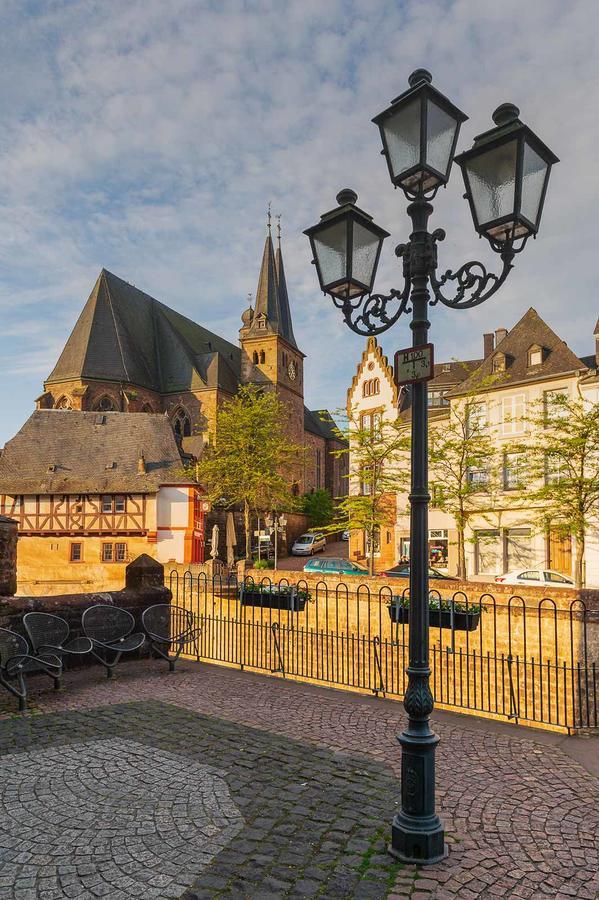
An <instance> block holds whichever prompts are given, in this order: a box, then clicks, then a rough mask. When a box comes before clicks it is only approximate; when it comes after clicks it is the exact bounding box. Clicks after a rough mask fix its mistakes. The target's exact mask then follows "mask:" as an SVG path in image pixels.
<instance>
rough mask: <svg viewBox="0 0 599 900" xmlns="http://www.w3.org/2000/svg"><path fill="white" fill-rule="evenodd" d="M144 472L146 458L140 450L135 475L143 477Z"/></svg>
mask: <svg viewBox="0 0 599 900" xmlns="http://www.w3.org/2000/svg"><path fill="white" fill-rule="evenodd" d="M146 471H147V470H146V458H145V456H144V454H143V450H142V452H141V453H140V454H139V459H138V460H137V474H138V475H145V474H146Z"/></svg>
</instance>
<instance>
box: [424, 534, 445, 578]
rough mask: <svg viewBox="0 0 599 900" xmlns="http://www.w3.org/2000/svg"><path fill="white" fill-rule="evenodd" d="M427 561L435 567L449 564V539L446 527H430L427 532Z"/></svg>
mask: <svg viewBox="0 0 599 900" xmlns="http://www.w3.org/2000/svg"><path fill="white" fill-rule="evenodd" d="M428 561H429V565H431V566H433V568H435V569H444V568H447V566H448V564H449V539H448V535H447V529H446V528H431V530H430V531H429V533H428Z"/></svg>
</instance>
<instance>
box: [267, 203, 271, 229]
mask: <svg viewBox="0 0 599 900" xmlns="http://www.w3.org/2000/svg"><path fill="white" fill-rule="evenodd" d="M271 205H272V200H269V201H268V230H269V231H270V220H271V215H270V207H271Z"/></svg>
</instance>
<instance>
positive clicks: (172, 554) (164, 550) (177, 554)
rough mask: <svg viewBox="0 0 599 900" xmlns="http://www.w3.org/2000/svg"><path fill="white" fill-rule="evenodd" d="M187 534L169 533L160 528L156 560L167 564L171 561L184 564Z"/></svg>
mask: <svg viewBox="0 0 599 900" xmlns="http://www.w3.org/2000/svg"><path fill="white" fill-rule="evenodd" d="M184 553H185V532H184V531H169V530H168V529H167V528H159V529H158V533H157V544H156V558H157V559H158V560H160V562H162V563H165V562H168V561H169V560H171V559H174V560H175V562H178V563H182V562H184V561H185V557H184Z"/></svg>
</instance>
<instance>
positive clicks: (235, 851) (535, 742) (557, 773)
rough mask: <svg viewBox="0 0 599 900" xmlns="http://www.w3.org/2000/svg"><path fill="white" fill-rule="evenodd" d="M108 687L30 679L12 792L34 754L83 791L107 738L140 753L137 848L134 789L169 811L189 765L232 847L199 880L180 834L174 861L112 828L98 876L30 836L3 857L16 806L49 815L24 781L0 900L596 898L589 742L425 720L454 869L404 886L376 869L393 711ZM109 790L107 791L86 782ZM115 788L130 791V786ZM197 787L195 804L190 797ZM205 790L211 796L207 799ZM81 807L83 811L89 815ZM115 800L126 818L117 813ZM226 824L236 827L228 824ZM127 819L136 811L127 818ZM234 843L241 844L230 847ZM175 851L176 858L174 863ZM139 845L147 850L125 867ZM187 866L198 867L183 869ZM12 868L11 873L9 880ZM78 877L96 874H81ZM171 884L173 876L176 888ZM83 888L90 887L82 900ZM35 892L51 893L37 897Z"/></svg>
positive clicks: (57, 786) (190, 690) (94, 678)
mask: <svg viewBox="0 0 599 900" xmlns="http://www.w3.org/2000/svg"><path fill="white" fill-rule="evenodd" d="M118 672H119V675H118V678H117V679H115V681H114V683H107V682H106V680H105V678H104V677H103V675H102V673H101V671H100V670H99V669H95V668H94V669H90V670H87V671H81V672H70V673H67V674H66V675H65V679H64V680H65V690H64V692H61V693H60V694H57V695H56V694H54V693H53V692H52V690H51V688H48V687H47V686H46V684H45V682H43V681H41V680H35V679H32V682H31V685H32V688H31V696H32V699H33V701H34V702H35V705H36V710H37V713H38V714H30V715H28V716H27V717H25V718H19V717H17V716H11V717H7V718H5V719H4V721H0V750H1V752H2V753H3V754H9V756H4V765H5V766H6V765H8V766H9V768H10V771H16V772H19V773H20V775H21V776H22V774H23V773H27V771H28V770H29V771H31V768H32V766H33V765H34V763H33V762H32V760H33V759H34V757H35V755H36V754H38V759H40V760H42V761H43V759H44V757H43V754H44V753H48V752H56V749H57V748H63V749H61V750H60V756H61V758H62V756H64V759H65V760H67V761H69V760H70V762H72V761H73V759H74V758H78V759H79V762H80V764H81V767H80V770H79V771H80V772H81V773H82V776H81V777H79V780H78V782H77V784H78V785H79V784H81V785H83V784H85V779H84V778H83V773H85V772H87V771H89V772H93V771H94V769H95V770H98V767H97V766H93V765H92V764H91V762H90V760H92V761H93V760H94V759H96V758H97V755H98V754H101V753H102V749H101V748H103V747H106V742H107V741H113V740H114V738H115V736H118V739H119V740H120V741H121V742H134V745H135V747H137V748H139V746H140V745H141V746H142V747H143V748H144V753H145V761H146V768H144V766H142V767H141V769H140V768H139V759H140V757H139V751H137V753H136V754H134V757H135V758H134V768H137V770H138V771H140V772H141V773H142V775H140V780H141V781H142V785H141V787H140V788H139V791H138V792H137V794H136V796H137V795H138V794H139V792H141V793H142V794H143V798H145V799H144V802H143V804H142V814H141V815H142V818H143V819H144V822H143V823H142V825H141V826H140V827H141V829H142V832H143V830H144V828H147V827H149V826H148V824H147V823H148V821H149V820H150V819H151V815H150V813H149V812H148V808H151V807H152V790H150V792H149V793H148V794H144V790H145V788H144V787H143V777H144V775H145V777H146V779H147V782H146V786H147V785H148V784H149V785H150V787H151V786H152V785H158V787H157V788H155V790H154V791H153V793H154V794H157V795H163V794H166V793H167V792H170V787H165V788H164V789H163V787H162V785H163V784H168V785H172V784H174V785H175V787H174V790H175V793H176V791H177V790H179V788H178V787H177V779H176V773H177V772H180V771H181V768H180V766H179V768H177V766H176V765H174V764H173V763H172V761H171V763H167V761H166V760H168V759H170V760H172V759H173V758H175V757H176V758H177V759H179V760H180V759H184V760H185V761H186V765H185V771H186V772H188V773H189V774H188V776H186V777H188V783H189V785H190V797H191V787H192V783H193V779H194V777H196V776H195V775H194V773H197V772H198V770H199V769H201V767H202V766H205V767H208V771H209V773H210V775H211V777H212V779H213V781H215V782H216V783H219V782H220V780H221V779H224V780H225V781H226V784H227V788H228V796H229V797H230V802H231V803H232V804H233V805H234V806H231V807H229V809H230V810H231V811H233V818H232V819H231V822H232V823H233V824H232V826H231V830H230V831H227V828H226V827H225V828H224V829H222V831H221V832H219V833H220V834H221V835H223V837H222V840H223V846H224V843H225V842H226V841H228V843H226V846H224V849H222V850H221V851H220V852H217V855H216V856H214V858H213V859H212V861H211V862H209V861H207V859H205V858H200V855H199V854H200V853H202V852H206V851H205V849H203V848H205V844H202V841H203V840H204V838H203V837H202V841H198V840H197V839H196V838H194V837H191V838H190V837H189V834H184V835H178V836H177V838H176V840H175V841H174V842H173V841H171V842H170V843H169V840H168V839H167V838H165V839H164V844H165V846H164V847H159V843H160V842H159V841H156V842H154V843H152V846H151V848H150V849H148V846H147V842H146V844H144V839H146V841H147V836H146V835H144V834H141V835H140V834H138V833H137V832H136V829H135V827H129V826H128V825H127V824H126V823H123V822H121V820H120V817H119V818H116V817H115V820H114V835H113V836H110V835H103V836H102V840H100V841H99V842H98V843H97V846H98V847H102V849H101V850H98V859H96V860H94V856H93V853H92V855H91V860H90V854H89V853H88V854H87V856H86V858H85V860H84V862H83V864H82V865H81V858H79V859H78V854H77V847H76V843H71V844H68V843H64V844H62V845H61V846H58V845H55V844H52V843H51V842H50V841H49V840H48V839H46V840H45V841H44V833H47V831H46V832H44V831H43V830H39V829H40V826H39V824H38V825H35V826H34V827H33V832H32V834H31V835H28V834H27V833H26V832H25V831H23V832H20V833H19V838H18V843H17V845H16V846H15V844H14V841H13V840H12V839H13V838H14V832H13V831H11V827H12V826H11V820H10V818H9V821H8V823H7V821H6V807H7V806H9V805H10V804H11V803H12V804H13V809H14V803H15V799H16V796H18V795H19V792H20V788H19V785H21V787H22V790H23V791H24V792H25V800H26V802H27V803H33V804H34V809H35V815H34V816H33V819H34V821H37V822H38V823H39V817H40V812H39V809H40V807H39V804H40V803H41V804H42V806H44V805H45V804H44V797H47V796H48V794H47V793H44V791H45V789H46V787H47V785H46V786H44V782H43V780H40V781H39V782H38V781H37V780H32V779H31V778H26V777H25V778H21V777H20V779H19V781H18V782H17V781H15V780H14V779H13V780H11V781H9V782H8V787H5V789H4V795H3V798H4V799H3V802H4V805H5V810H4V811H3V821H2V823H1V824H2V830H1V831H0V859H4V860H5V863H4V868H0V896H2V897H4V896H6V897H7V898H8V897H12V898H15V900H28V898H34V897H39V898H44V897H46V898H48V900H49V898H54V897H56V898H58V897H64V896H67V897H70V896H72V897H79V896H88V895H85V894H84V893H82V891H81V886H82V885H83V887H84V889H85V890H89V891H90V894H91V896H107V897H109V898H111V900H112V898H113V897H114V898H116V900H120V898H124V897H132V896H139V897H151V896H164V897H169V896H176V894H172V893H171V894H169V893H168V892H164V893H162V894H157V895H156V894H154V895H152V894H150V893H148V885H149V884H150V882H151V879H152V878H156V877H159V878H160V877H163V878H168V879H169V880H170V881H169V883H170V884H171V885H172V884H179V885H180V886H181V890H182V891H183V890H184V888H183V885H189V884H190V883H191V880H192V875H194V874H195V875H196V876H197V880H196V881H195V883H194V884H193V887H191V888H188V890H187V892H186V893H184V894H183V896H185V897H186V898H187V900H197V898H208V897H221V896H222V897H235V898H252V900H253V898H257V900H262V898H277V897H312V896H320V897H331V898H334V897H356V898H361V897H363V898H369V897H385V896H389V897H391V898H397V897H411V898H412V900H425V898H433V897H434V898H439V900H442V898H455V897H458V898H460V900H461V898H464V900H468V898H476V897H518V898H527V897H531V898H538V897H543V896H549V897H557V898H562V900H563V898H566V897H576V898H582V900H585V898H588V900H594V898H596V897H597V896H599V875H598V861H599V802H598V800H599V779H598V778H597V772H598V771H599V767H598V766H597V765H596V762H595V763H593V762H592V760H593V750H595V757H596V756H597V752H596V751H597V750H599V740H597V739H595V738H588V739H587V740H586V741H585V740H584V739H582V738H566V737H564V736H562V735H552V734H548V733H543V732H536V731H533V730H531V729H523V728H516V727H513V726H504V725H500V724H496V723H492V722H484V721H481V720H475V719H471V718H469V717H465V716H464V717H462V716H457V715H449V714H442V713H438V714H436V716H435V723H434V724H435V730H436V731H437V732H438V733H439V734H440V736H441V741H442V742H441V744H440V746H439V749H438V751H437V760H438V794H437V801H438V809H439V812H440V814H441V815H442V817H443V819H444V822H445V826H446V830H447V834H448V838H449V841H450V845H451V853H450V856H449V859H448V860H446V861H445V862H443V863H441V864H439V865H437V866H432V867H428V868H426V869H420V870H416V869H414V867H405V868H401V867H399V866H398V864H396V863H394V862H393V860H392V859H391V858H390V857H388V856H387V855H386V853H385V841H386V840H387V839H388V835H389V825H390V820H391V818H392V816H393V813H394V811H395V809H396V804H397V800H398V791H399V784H398V776H399V762H400V757H399V748H398V745H397V742H396V740H395V735H396V733H397V731H398V730H399V728H400V727H401V725H402V723H403V708H402V706H401V704H399V703H396V702H394V701H389V700H383V699H376V698H370V697H367V696H361V695H356V694H351V693H348V692H342V691H335V690H331V689H326V688H318V687H314V686H312V685H303V684H298V683H294V682H289V681H284V680H281V679H274V678H270V677H266V676H262V675H256V674H252V673H247V672H239V671H238V670H235V669H227V668H222V667H218V666H210V665H200V664H196V663H192V662H187V661H185V662H182V663H180V664H179V668H178V671H177V672H176V673H175V674H174V675H167V674H166V671H165V667H164V664H161V663H159V662H153V661H152V662H142V663H137V662H131V663H125V664H122V665H121V666H120V667H119V670H118ZM2 703H3V707H2V708H3V709H11V708H12V701H11V700H10V698H8V699H7V701H6V702H4V698H2ZM39 713H42V714H39ZM112 746H114V745H112ZM121 746H122V745H121ZM50 748H52V749H50ZM94 748H100V749H94ZM39 754H42V755H41V756H40V755H39ZM67 754H68V755H67ZM118 756H119V758H121V759H122V765H123V766H125V770H124V771H125V772H128V773H129V774H128V775H127V777H130V774H131V771H132V770H131V768H130V766H129V768H128V769H127V765H128V764H129V763H128V761H129V758H130V756H131V754H130V753H128V752H126V751H124V750H121V752H120V753H119V754H118ZM19 758H20V760H21V761H20V762H19ZM578 759H580V762H579V761H577V760H578ZM7 760H8V762H7ZM589 761H590V762H589ZM70 762H69V765H70ZM61 765H62V768H61ZM65 765H66V763H65V764H58V763H57V766H56V771H57V772H58V773H61V774H58V775H57V777H56V779H55V780H54V781H53V782H52V784H53V786H52V788H51V791H50V793H51V794H52V796H54V794H56V796H57V800H56V801H55V803H54V805H53V806H52V809H53V810H54V811H56V809H57V808H59V804H60V800H59V798H60V797H61V796H63V795H64V792H65V791H66V796H67V800H68V802H71V801H70V799H69V797H70V795H69V790H71V785H72V778H69V777H67V776H66V775H65V773H66V772H67V768H65ZM99 770H100V772H101V771H102V767H101V766H100V767H99ZM86 777H87V776H86ZM82 778H83V780H82ZM160 778H162V779H166V782H165V781H160ZM105 783H106V779H105V778H104V780H103V778H102V777H99V778H98V779H97V780H96V782H95V784H96V785H98V784H99V785H105ZM123 783H124V784H125V788H126V778H125V780H124V782H123ZM4 784H5V785H6V782H4ZM35 785H39V788H38V787H35ZM195 785H196V787H195V790H198V788H197V780H196V782H195ZM87 789H90V785H89V781H88V783H87ZM103 790H104V789H103V788H102V790H101V791H99V792H98V790H96V792H95V795H94V791H93V790H91V793H92V794H93V795H94V796H93V803H95V804H97V803H98V802H100V807H101V808H102V809H104V808H105V807H104V806H103V805H102V802H103V801H98V797H97V794H98V793H100V794H102V796H103ZM206 790H207V791H208V794H207V795H206V796H210V790H211V789H210V787H209V786H208V787H206ZM134 793H135V792H134ZM200 793H201V791H200ZM125 796H127V790H125ZM203 796H204V795H203V794H202V797H203ZM86 797H87V800H86V801H85V802H86V803H88V804H89V803H92V800H90V798H89V796H88V795H86ZM113 799H114V798H113ZM117 799H118V802H117V807H116V808H117V809H120V808H121V807H120V806H119V805H118V804H119V803H122V800H123V797H122V795H121V794H119V796H118V798H117ZM138 800H139V796H137V800H136V802H137V801H138ZM107 802H108V803H110V799H109V800H108V801H107ZM200 805H201V803H200ZM176 807H177V804H175V805H174V807H173V809H175V808H176ZM138 809H139V807H138ZM235 809H238V810H239V813H240V815H241V817H242V820H243V821H242V822H240V821H239V820H238V819H236V818H235V813H234V810H235ZM179 811H180V810H179ZM211 814H214V813H212V812H211ZM135 815H136V813H135V812H133V811H131V817H133V818H134V817H135ZM186 815H188V814H186ZM204 815H205V810H204V812H202V811H200V812H199V814H198V819H197V822H198V823H199V827H201V824H202V822H204V821H206V820H205V818H203V816H204ZM193 819H194V817H193V815H189V827H190V828H191V829H194V828H196V825H195V824H194V821H193ZM157 820H158V817H157V816H154V821H157ZM25 821H26V820H25ZM53 821H54V820H53ZM127 821H128V822H131V821H132V820H131V819H127ZM170 822H171V820H170V819H169V824H170ZM235 825H237V826H238V827H239V828H240V830H239V831H238V832H237V833H233V826H235ZM77 827H79V826H77ZM151 827H152V828H153V827H155V826H154V825H152V826H151ZM215 827H216V828H217V829H218V828H219V825H218V824H215ZM127 829H128V833H124V832H125V831H127ZM51 830H52V829H51ZM101 830H104V829H101ZM107 830H108V831H110V829H109V828H108V829H107ZM159 833H160V832H159ZM40 834H41V837H40ZM107 840H108V843H107ZM179 840H181V841H182V842H183V844H182V845H184V846H185V850H184V852H183V853H182V851H181V847H180V846H179V845H178V844H177V841H179ZM189 844H193V847H190V846H189ZM136 845H137V847H142V848H143V849H142V850H141V851H138V850H136V849H135V847H136ZM107 846H108V847H109V849H108V850H107V849H106V847H107ZM119 846H120V847H121V848H122V847H123V846H124V847H125V848H127V852H129V850H130V848H131V847H133V851H132V852H133V855H134V856H135V854H136V853H137V856H136V857H135V861H133V860H129V861H127V859H126V854H120V855H119V861H118V864H117V865H118V867H120V870H121V875H119V876H118V877H120V878H122V879H123V881H122V883H121V884H117V883H116V879H113V883H112V884H110V885H109V884H108V883H107V882H106V880H105V879H104V878H103V872H104V871H105V870H106V863H107V862H109V861H110V860H112V861H114V860H116V857H117V853H116V850H115V851H114V853H113V849H112V848H113V847H114V848H116V847H119ZM198 847H199V848H200V849H199V853H198ZM177 848H178V849H177ZM194 853H198V856H197V857H196V862H195V863H194V862H193V854H194ZM107 854H108V860H107V859H106V858H105V857H106V855H107ZM207 855H210V851H208V853H207ZM81 856H82V855H81ZM102 857H104V859H102ZM41 859H45V862H41ZM139 860H141V861H142V862H143V863H144V865H145V866H146V867H147V869H148V870H149V872H151V874H149V875H146V880H145V881H142V880H140V878H139V875H138V874H136V873H139V871H140V870H139ZM100 863H102V864H101V865H100ZM15 865H19V866H20V869H19V870H18V875H17V874H16V872H17V870H15V868H14V867H15ZM90 865H91V866H95V868H94V871H93V872H90V869H89V866H90ZM134 865H135V866H137V869H135V870H134V869H133V868H132V867H133V866H134ZM202 865H204V866H205V867H204V868H203V869H202ZM169 866H172V868H170V869H169ZM177 866H178V867H179V868H178V872H181V876H180V878H178V880H177V882H173V881H172V879H173V877H175V876H176V875H177ZM194 866H195V867H194ZM108 870H109V871H113V873H114V869H112V870H111V869H110V867H108ZM185 872H187V873H188V875H187V877H186V876H185V874H184V873H185ZM84 877H88V878H90V877H91V878H92V879H94V878H95V879H96V880H95V882H94V883H93V884H90V885H85V884H84V882H83V878H84ZM43 878H46V879H48V881H47V884H46V886H43V885H42V883H41V882H42V879H43ZM98 878H99V880H97V879H98ZM126 879H129V881H127V880H126ZM131 880H133V882H134V884H133V885H131V883H130V882H131ZM157 884H160V883H157ZM162 884H166V882H162ZM42 887H43V888H44V890H45V891H46V892H45V893H44V892H42ZM76 887H77V889H78V890H79V893H77V892H76ZM69 891H70V893H69ZM11 892H12V893H11Z"/></svg>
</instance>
